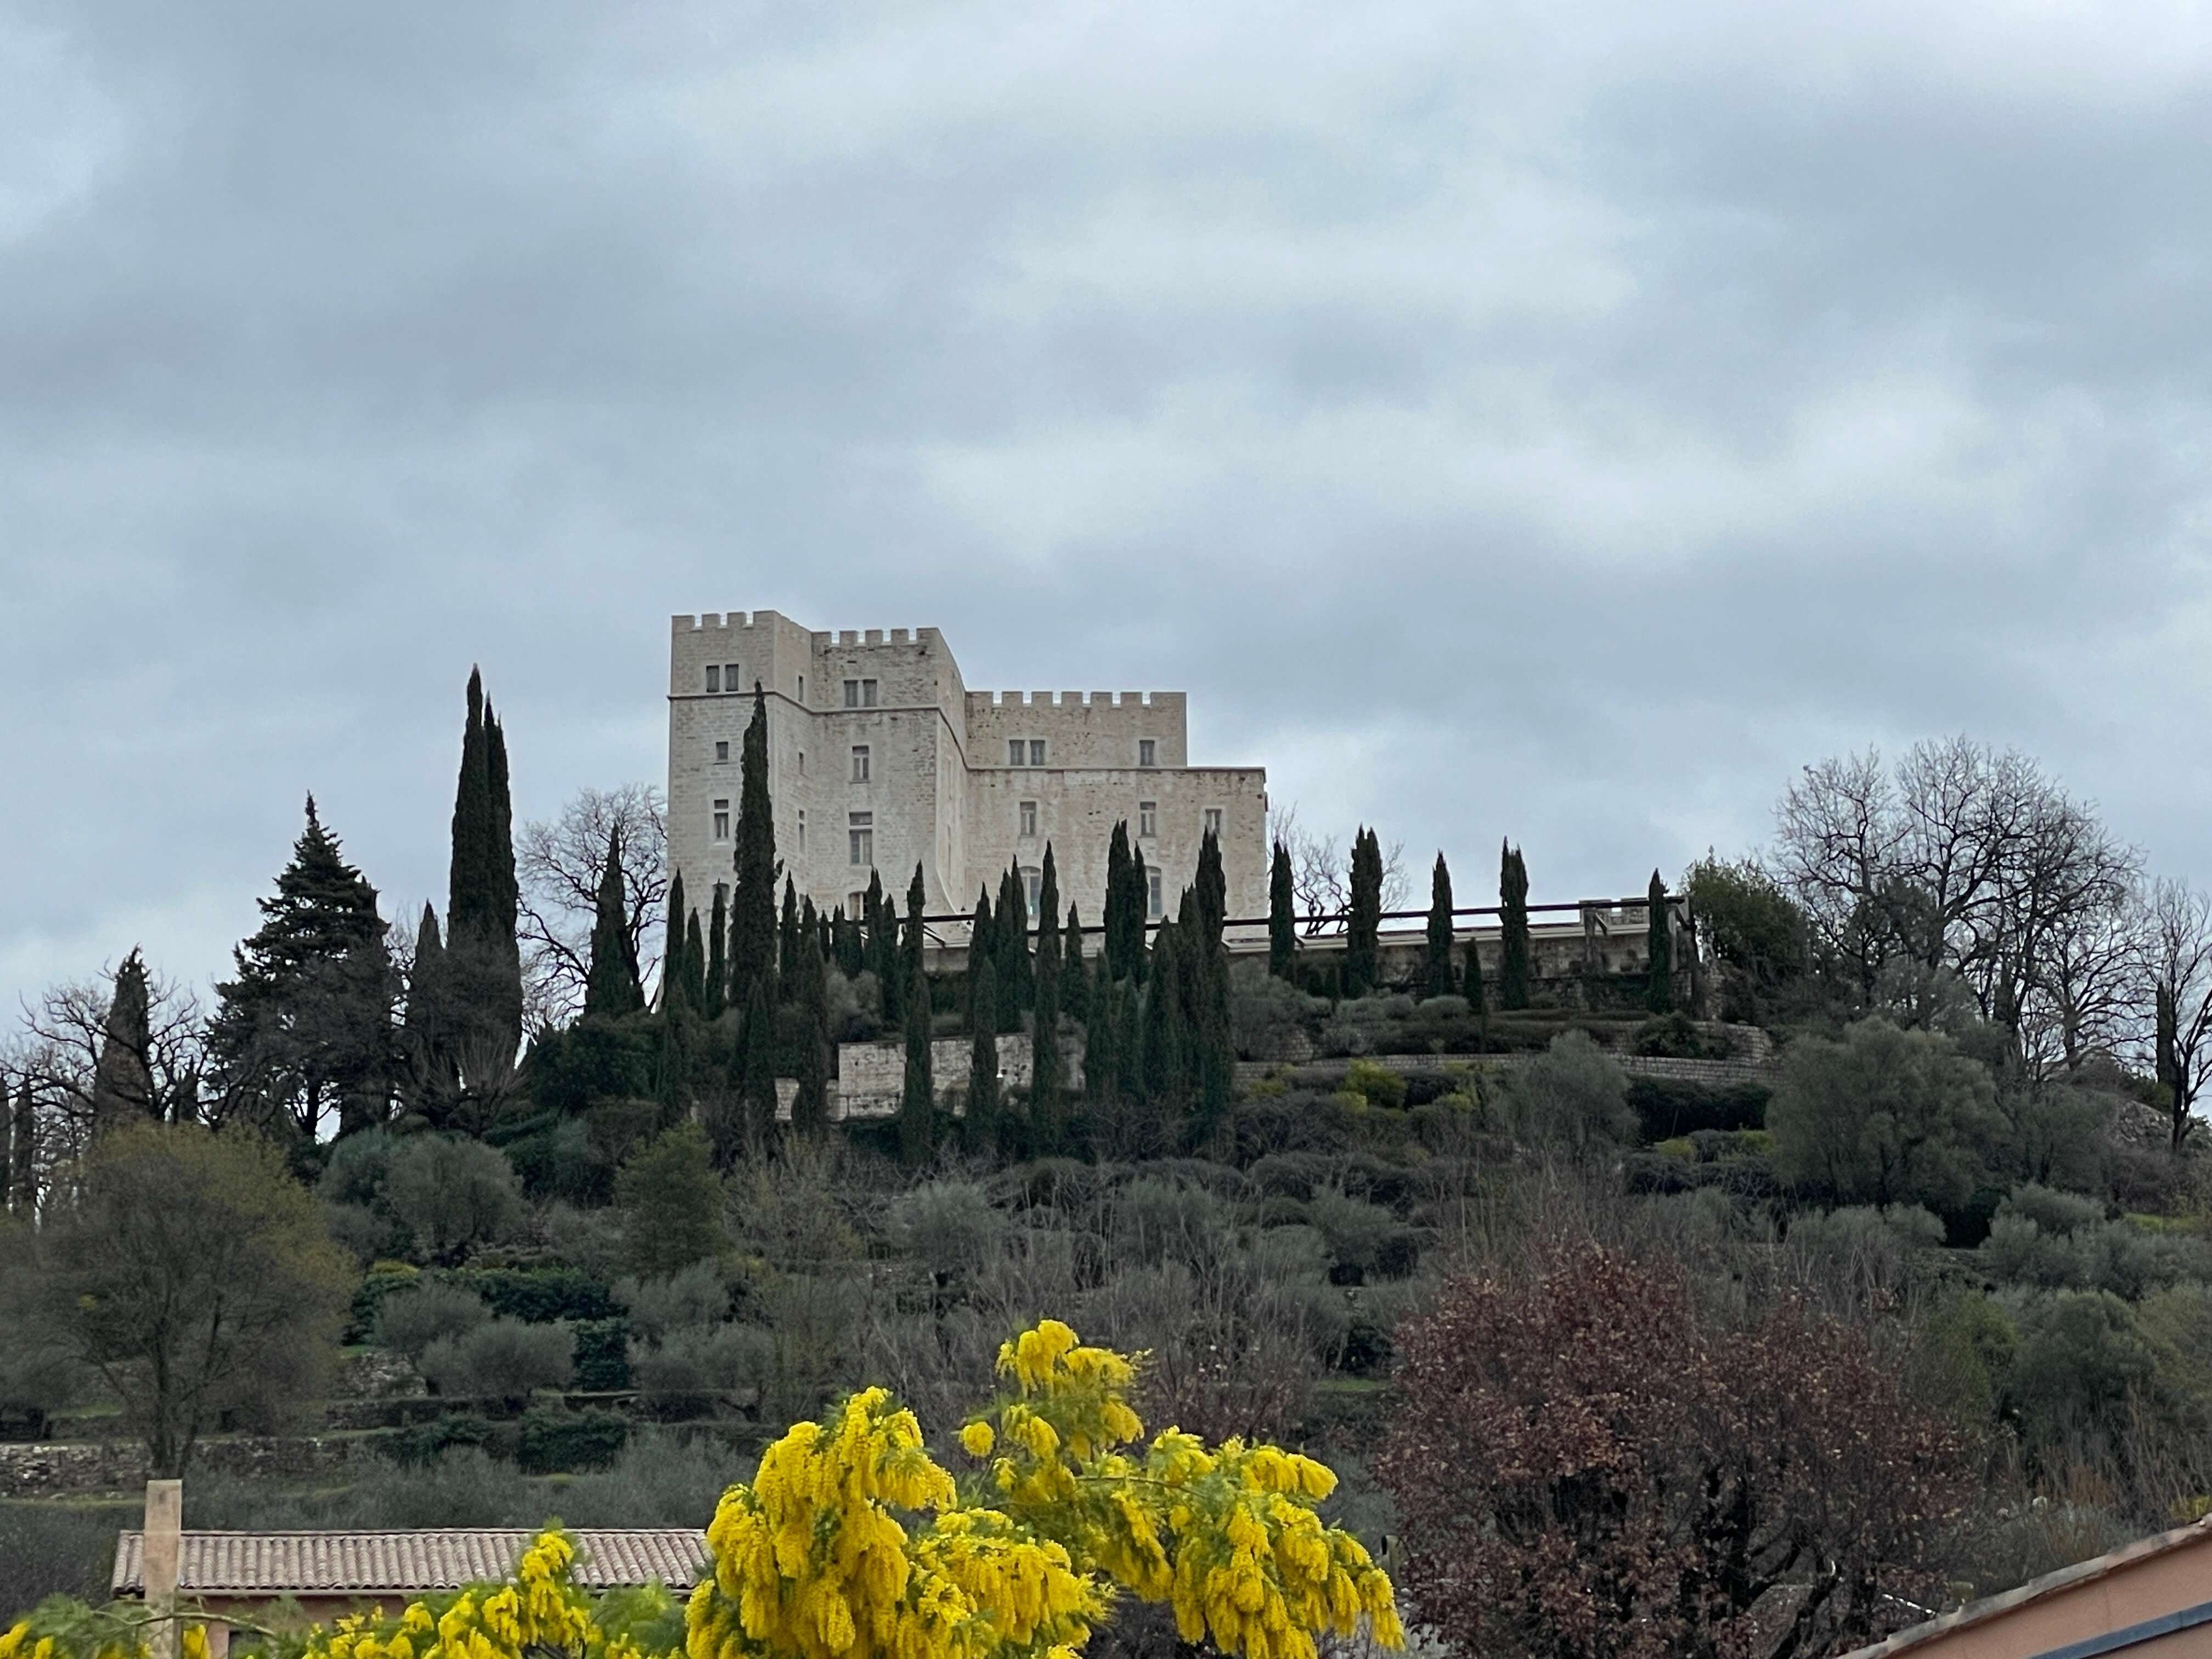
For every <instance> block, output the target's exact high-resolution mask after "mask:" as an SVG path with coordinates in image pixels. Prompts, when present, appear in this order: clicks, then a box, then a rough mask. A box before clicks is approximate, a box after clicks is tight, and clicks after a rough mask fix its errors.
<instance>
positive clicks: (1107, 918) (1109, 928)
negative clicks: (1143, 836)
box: [1103, 819, 1139, 979]
mask: <svg viewBox="0 0 2212 1659" xmlns="http://www.w3.org/2000/svg"><path fill="white" fill-rule="evenodd" d="M1128 904H1129V825H1128V821H1127V819H1123V820H1121V822H1119V823H1115V826H1114V836H1113V839H1112V840H1110V841H1109V842H1107V844H1106V908H1105V910H1104V912H1103V921H1104V922H1105V930H1106V931H1105V944H1104V945H1103V953H1104V954H1103V960H1104V962H1105V964H1106V977H1107V978H1109V979H1127V978H1128V977H1129V976H1130V975H1132V974H1133V973H1134V972H1135V971H1136V970H1135V968H1134V966H1133V963H1134V962H1135V959H1136V951H1137V950H1138V948H1139V943H1138V941H1135V940H1132V939H1130V938H1129V937H1128V925H1129V922H1128Z"/></svg>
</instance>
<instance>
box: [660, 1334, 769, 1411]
mask: <svg viewBox="0 0 2212 1659" xmlns="http://www.w3.org/2000/svg"><path fill="white" fill-rule="evenodd" d="M630 1369H631V1370H632V1372H633V1373H634V1374H635V1376H636V1378H637V1389H638V1402H639V1404H641V1406H643V1407H645V1408H646V1409H647V1411H649V1412H651V1413H653V1414H654V1415H655V1416H657V1417H661V1418H681V1417H690V1416H696V1415H698V1414H699V1413H702V1412H703V1411H706V1410H708V1408H710V1407H712V1406H713V1405H714V1403H715V1402H716V1401H719V1400H722V1399H726V1398H728V1397H730V1396H732V1395H744V1394H747V1393H754V1394H756V1395H757V1391H758V1390H760V1389H763V1388H764V1387H765V1386H766V1385H767V1383H768V1381H769V1376H770V1374H771V1373H772V1372H773V1370H774V1369H775V1339H774V1338H773V1337H771V1336H770V1335H769V1333H768V1332H766V1331H764V1330H763V1329H761V1328H759V1327H758V1326H756V1325H738V1324H727V1325H718V1326H714V1327H712V1328H705V1327H695V1328H692V1329H690V1330H684V1331H677V1332H675V1333H673V1334H671V1335H669V1336H668V1337H666V1338H665V1339H663V1340H661V1341H660V1342H659V1343H657V1344H655V1345H654V1346H652V1347H649V1348H645V1349H642V1350H641V1351H640V1352H638V1353H637V1355H636V1356H635V1358H633V1359H632V1360H631V1362H630Z"/></svg>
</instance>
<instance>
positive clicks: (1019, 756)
mask: <svg viewBox="0 0 2212 1659" xmlns="http://www.w3.org/2000/svg"><path fill="white" fill-rule="evenodd" d="M1029 752H1030V746H1029V744H1025V743H1024V742H1023V741H1022V740H1021V739H1020V738H1007V739H1006V764H1007V765H1009V766H1019V765H1021V764H1022V763H1024V762H1025V761H1026V760H1027V759H1028V758H1029Z"/></svg>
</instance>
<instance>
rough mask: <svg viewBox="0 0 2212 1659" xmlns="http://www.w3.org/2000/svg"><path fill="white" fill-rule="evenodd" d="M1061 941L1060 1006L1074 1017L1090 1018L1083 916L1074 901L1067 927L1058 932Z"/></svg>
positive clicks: (1088, 977)
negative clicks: (1064, 930) (1084, 955)
mask: <svg viewBox="0 0 2212 1659" xmlns="http://www.w3.org/2000/svg"><path fill="white" fill-rule="evenodd" d="M1060 937H1061V939H1062V940H1063V941H1064V943H1063V945H1062V947H1061V952H1060V954H1061V956H1062V957H1063V958H1064V960H1063V961H1062V963H1061V964H1060V1008H1061V1010H1062V1011H1063V1012H1066V1014H1068V1015H1069V1016H1070V1017H1071V1018H1075V1019H1083V1020H1087V1019H1089V1018H1091V975H1090V972H1089V970H1088V969H1086V968H1085V966H1084V962H1083V918H1082V916H1081V915H1079V913H1078V912H1077V910H1076V908H1075V906H1074V905H1073V904H1070V905H1069V906H1068V907H1067V928H1066V932H1065V933H1062V934H1061V935H1060Z"/></svg>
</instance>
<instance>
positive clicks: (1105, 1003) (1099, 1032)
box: [1083, 975, 1121, 1101]
mask: <svg viewBox="0 0 2212 1659" xmlns="http://www.w3.org/2000/svg"><path fill="white" fill-rule="evenodd" d="M1120 1071H1121V992H1120V989H1119V987H1118V986H1117V985H1116V983H1115V981H1113V980H1110V979H1107V978H1105V977H1103V975H1102V976H1101V978H1100V979H1099V981H1098V983H1097V984H1096V985H1094V986H1092V987H1091V1013H1090V1018H1089V1020H1088V1022H1087V1023H1086V1024H1085V1028H1084V1034H1083V1092H1084V1093H1085V1094H1086V1095H1088V1096H1090V1097H1091V1099H1092V1100H1094V1101H1103V1100H1109V1099H1111V1098H1112V1097H1113V1094H1114V1090H1115V1079H1116V1077H1117V1076H1118V1075H1119V1073H1120Z"/></svg>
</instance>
